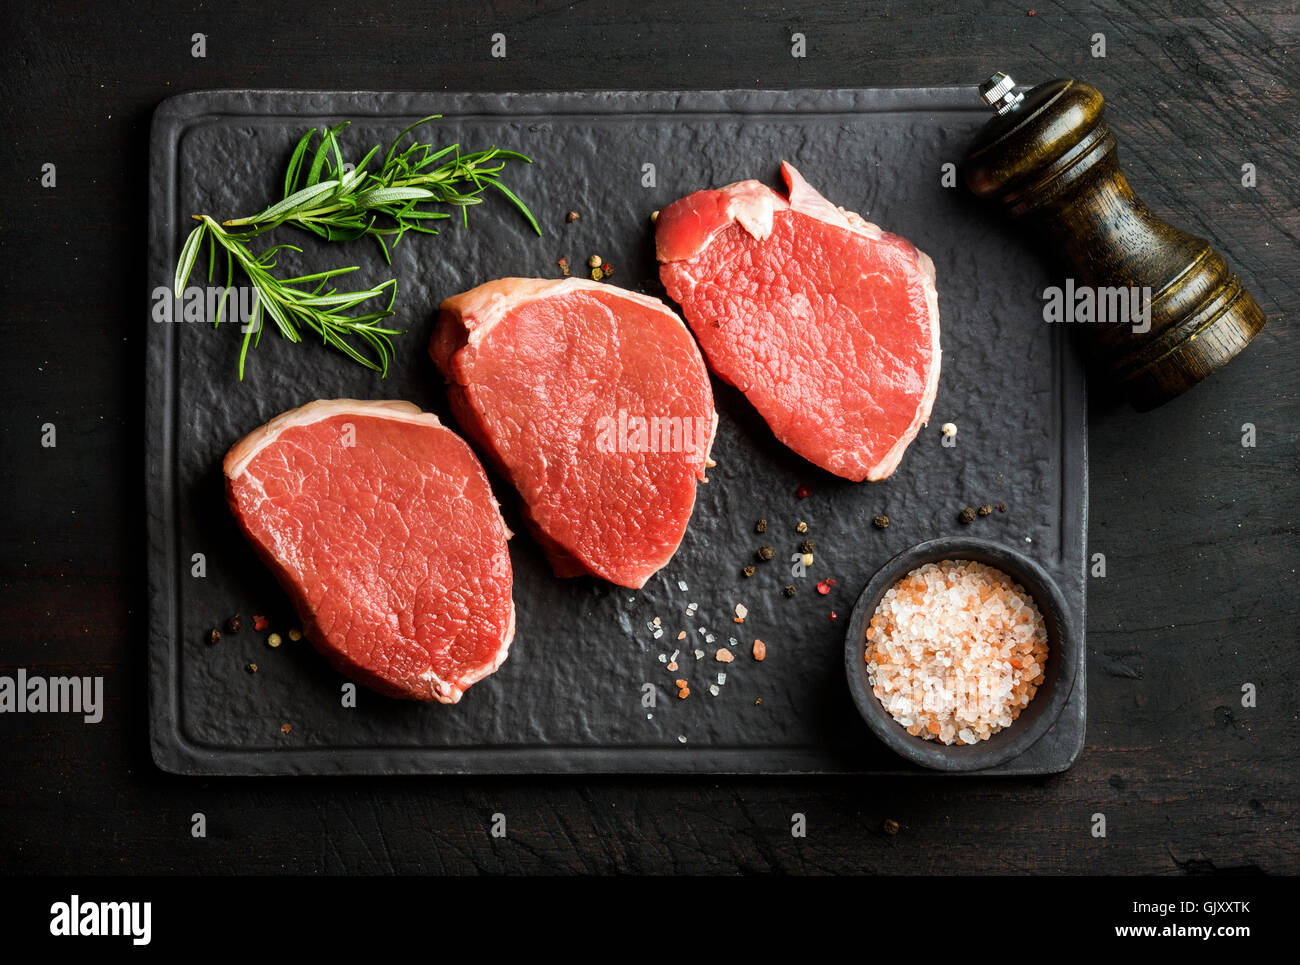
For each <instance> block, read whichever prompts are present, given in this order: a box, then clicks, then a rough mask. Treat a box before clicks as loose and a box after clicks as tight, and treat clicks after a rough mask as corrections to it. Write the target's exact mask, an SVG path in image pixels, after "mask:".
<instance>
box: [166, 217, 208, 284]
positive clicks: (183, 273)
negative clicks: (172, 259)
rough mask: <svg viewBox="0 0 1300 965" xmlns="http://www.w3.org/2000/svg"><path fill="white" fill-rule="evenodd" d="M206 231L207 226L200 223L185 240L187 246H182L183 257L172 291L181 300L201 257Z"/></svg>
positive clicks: (178, 266) (180, 260) (178, 262)
mask: <svg viewBox="0 0 1300 965" xmlns="http://www.w3.org/2000/svg"><path fill="white" fill-rule="evenodd" d="M206 230H207V224H206V223H200V224H199V226H198V227H197V228H195V229H194V230H193V231H191V232H190V236H189V237H188V238H186V239H185V244H184V245H182V246H181V256H180V259H179V260H178V261H177V262H176V280H175V282H174V283H173V285H172V291H173V293H174V294H175V295H176V297H177V298H180V297H181V294H182V293H183V292H184V291H185V283H186V282H187V281H189V278H190V272H191V271H193V270H194V260H195V259H196V258H197V257H198V256H199V245H200V244H202V243H203V234H204V232H205V231H206Z"/></svg>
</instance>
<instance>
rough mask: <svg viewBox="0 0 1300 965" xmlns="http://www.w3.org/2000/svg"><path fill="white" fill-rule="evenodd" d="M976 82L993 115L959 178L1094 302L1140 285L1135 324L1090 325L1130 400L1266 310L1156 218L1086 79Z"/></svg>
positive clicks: (1176, 375)
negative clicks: (1140, 314) (1141, 312)
mask: <svg viewBox="0 0 1300 965" xmlns="http://www.w3.org/2000/svg"><path fill="white" fill-rule="evenodd" d="M979 90H980V97H981V98H982V99H983V101H984V103H985V104H986V105H988V106H989V107H990V108H992V109H993V110H994V111H995V112H996V116H994V117H992V118H990V119H989V121H988V122H987V123H986V124H985V125H984V126H983V127H982V128H981V129H980V130H979V131H978V132H977V133H976V135H975V138H974V140H973V141H972V143H971V145H970V148H969V149H968V151H967V153H966V157H965V159H964V160H963V162H962V171H963V176H964V179H965V181H966V185H967V187H969V188H970V190H971V191H972V192H974V193H975V194H976V195H978V196H980V197H983V198H989V199H993V200H996V201H998V202H1000V203H1001V205H1002V207H1003V208H1004V209H1005V211H1006V213H1007V214H1009V215H1010V216H1011V217H1012V218H1015V219H1017V220H1018V221H1020V222H1022V223H1025V224H1026V225H1027V226H1028V227H1029V228H1030V229H1031V230H1032V231H1033V232H1034V234H1035V235H1036V236H1037V237H1038V239H1039V240H1040V241H1042V242H1044V243H1045V245H1046V247H1047V248H1048V249H1049V250H1051V251H1052V252H1053V253H1055V254H1056V255H1057V256H1058V260H1059V261H1060V262H1062V263H1063V264H1064V266H1065V267H1066V268H1067V270H1068V271H1069V273H1070V275H1071V276H1072V277H1073V279H1074V282H1075V286H1076V290H1077V291H1082V290H1084V289H1090V290H1091V291H1092V294H1093V297H1094V299H1095V302H1094V304H1097V305H1100V304H1101V301H1100V299H1101V298H1102V297H1103V296H1105V297H1109V294H1108V293H1112V292H1117V291H1119V290H1121V289H1122V290H1127V291H1129V292H1139V293H1143V294H1145V293H1147V292H1149V298H1145V299H1144V301H1145V305H1146V310H1147V311H1149V315H1148V316H1147V317H1146V319H1145V320H1144V322H1143V324H1127V323H1125V324H1116V323H1115V322H1114V321H1111V322H1104V323H1103V322H1094V323H1093V324H1092V325H1091V326H1090V335H1092V336H1093V337H1092V339H1091V342H1092V344H1093V348H1094V350H1095V351H1096V353H1097V354H1098V355H1099V356H1100V357H1101V359H1102V360H1103V362H1104V363H1105V365H1106V367H1107V368H1108V369H1109V371H1110V373H1111V374H1112V375H1113V376H1114V377H1115V379H1116V380H1117V381H1118V382H1119V383H1120V385H1121V387H1122V388H1123V391H1124V393H1125V394H1126V395H1127V397H1128V399H1129V400H1130V402H1132V404H1133V405H1134V407H1135V408H1137V409H1139V410H1143V411H1145V410H1147V409H1153V408H1155V407H1156V406H1158V405H1161V404H1162V403H1164V402H1167V401H1169V400H1170V399H1172V398H1174V397H1175V396H1177V395H1180V394H1181V393H1183V392H1185V391H1186V390H1187V389H1189V388H1191V387H1192V386H1193V385H1195V384H1196V383H1198V382H1200V381H1201V380H1202V379H1204V378H1205V377H1206V376H1207V375H1209V374H1210V373H1211V372H1214V371H1216V370H1217V369H1219V368H1221V367H1222V366H1223V365H1225V364H1226V363H1227V362H1228V361H1229V360H1230V359H1231V358H1233V357H1234V356H1235V355H1236V354H1237V353H1238V352H1240V351H1241V350H1242V349H1243V348H1244V347H1245V346H1246V345H1247V344H1248V343H1249V342H1250V340H1251V339H1252V338H1254V336H1255V335H1256V334H1257V333H1258V332H1259V330H1260V329H1261V328H1263V326H1264V321H1265V319H1264V313H1263V311H1261V309H1260V308H1259V305H1258V304H1256V302H1255V300H1254V299H1253V298H1252V297H1251V295H1250V293H1249V292H1247V291H1246V290H1245V288H1244V287H1242V284H1241V281H1240V279H1239V278H1238V277H1237V276H1236V275H1235V274H1234V273H1233V272H1232V271H1231V270H1230V269H1229V268H1228V266H1227V263H1226V262H1225V261H1224V259H1223V257H1222V256H1221V255H1220V254H1219V253H1218V252H1216V251H1214V250H1213V249H1212V248H1211V247H1210V245H1209V243H1208V242H1207V241H1205V240H1204V239H1203V238H1198V237H1196V236H1194V235H1190V234H1188V233H1187V232H1184V231H1180V230H1179V229H1177V228H1175V227H1173V226H1171V225H1169V224H1166V223H1165V222H1164V221H1162V220H1160V219H1159V218H1157V217H1156V216H1155V215H1154V214H1152V213H1151V211H1150V210H1149V209H1148V208H1147V207H1146V205H1145V204H1143V203H1142V200H1141V198H1139V197H1138V196H1137V195H1136V194H1135V193H1134V191H1133V189H1132V188H1131V187H1130V186H1129V184H1128V181H1127V179H1126V178H1125V177H1124V173H1123V172H1122V171H1121V170H1120V167H1119V161H1118V151H1119V146H1118V144H1117V142H1116V140H1115V136H1114V135H1113V134H1112V133H1111V131H1110V128H1109V127H1108V126H1107V125H1106V122H1105V119H1104V110H1105V102H1104V100H1103V99H1102V96H1101V93H1100V92H1099V91H1098V90H1097V89H1096V88H1095V87H1092V86H1090V85H1088V84H1084V83H1081V82H1079V81H1076V80H1071V79H1058V80H1052V81H1048V82H1046V83H1043V84H1039V85H1038V86H1036V87H1034V88H1032V89H1031V90H1029V91H1026V92H1020V91H1017V90H1016V84H1015V82H1014V81H1013V80H1012V79H1011V78H1010V77H1009V76H1007V75H1006V74H1005V73H1002V72H1000V71H999V72H998V73H995V74H993V76H991V77H990V78H989V79H988V80H987V81H985V82H984V83H983V84H981V85H980V88H979ZM1124 321H1125V322H1127V321H1129V320H1128V319H1125V320H1124Z"/></svg>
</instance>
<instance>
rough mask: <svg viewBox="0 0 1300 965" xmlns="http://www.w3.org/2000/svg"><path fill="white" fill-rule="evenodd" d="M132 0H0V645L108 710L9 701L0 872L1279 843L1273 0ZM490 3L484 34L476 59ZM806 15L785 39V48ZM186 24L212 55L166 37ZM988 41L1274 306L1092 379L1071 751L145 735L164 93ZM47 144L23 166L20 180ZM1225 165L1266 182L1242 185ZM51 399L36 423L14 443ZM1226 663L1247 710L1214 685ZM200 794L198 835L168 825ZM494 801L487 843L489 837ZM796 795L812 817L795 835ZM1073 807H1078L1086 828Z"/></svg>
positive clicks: (1286, 36) (1292, 213)
mask: <svg viewBox="0 0 1300 965" xmlns="http://www.w3.org/2000/svg"><path fill="white" fill-rule="evenodd" d="M1035 2H1038V6H1037V9H1035V10H1028V9H1027V4H1028V3H1035ZM123 6H124V9H123V10H120V11H114V10H111V9H108V7H109V5H106V4H92V3H82V4H74V3H54V4H37V5H17V4H7V5H5V6H4V8H3V12H0V37H3V38H4V43H5V46H6V49H5V56H4V57H3V59H0V78H2V79H3V84H2V85H0V89H2V90H3V91H4V94H5V100H4V105H3V108H2V109H0V117H3V126H4V136H3V137H2V138H0V159H2V164H0V171H2V172H3V174H4V186H5V191H4V202H3V204H2V205H0V254H2V256H3V262H2V263H3V268H2V272H3V274H2V275H0V280H2V284H0V289H2V290H3V296H2V298H0V311H2V317H3V325H4V371H5V378H4V380H3V384H2V386H0V413H2V415H0V426H2V427H3V428H2V431H3V440H4V446H3V462H4V470H5V472H4V477H5V491H6V498H5V499H4V501H3V507H2V508H0V540H2V541H3V548H4V553H3V561H2V562H0V615H2V617H0V618H2V619H3V636H2V637H0V673H10V674H11V673H13V672H14V670H15V669H16V668H18V667H27V668H29V669H30V670H32V672H34V673H35V672H40V673H46V674H58V673H77V674H102V675H103V676H104V677H105V688H106V704H107V706H106V713H105V717H104V720H103V722H102V723H99V724H97V725H86V724H83V723H81V721H80V719H79V718H73V717H69V716H64V715H53V714H41V715H21V716H18V715H3V716H0V775H3V776H2V777H0V868H3V869H4V870H5V871H8V872H15V871H30V872H59V871H66V872H77V873H85V872H110V873H111V872H119V871H132V872H144V871H161V872H171V871H181V872H218V873H222V872H277V871H291V872H388V871H396V872H469V871H475V870H483V871H524V872H528V871H532V872H537V871H556V872H568V871H588V872H612V871H616V870H617V871H625V872H656V873H672V872H720V873H733V872H738V871H779V872H796V873H799V872H969V871H995V872H1004V871H1038V872H1079V873H1098V872H1102V873H1105V872H1115V873H1117V872H1146V873H1157V874H1161V873H1167V874H1179V873H1198V872H1230V871H1263V872H1274V873H1276V872H1292V873H1294V872H1296V871H1298V870H1300V835H1297V834H1296V824H1295V822H1296V818H1297V787H1300V755H1298V754H1297V742H1298V740H1300V707H1298V704H1300V700H1298V688H1297V681H1298V680H1300V657H1298V656H1297V654H1298V653H1300V650H1298V648H1297V632H1296V628H1297V625H1300V620H1298V618H1300V602H1298V601H1300V592H1298V589H1297V579H1296V566H1297V556H1298V555H1300V554H1298V553H1297V540H1296V525H1295V520H1296V503H1297V499H1296V496H1297V492H1296V478H1297V473H1298V472H1300V460H1298V459H1297V447H1296V440H1297V426H1298V425H1300V404H1297V398H1296V389H1297V376H1298V375H1300V345H1298V344H1297V340H1296V339H1295V338H1294V337H1293V336H1292V333H1291V331H1290V322H1291V317H1292V316H1293V315H1294V313H1295V311H1296V309H1297V307H1298V305H1300V294H1298V292H1300V267H1298V266H1300V260H1298V259H1297V250H1296V248H1297V240H1298V238H1297V236H1298V235H1300V214H1298V213H1297V192H1298V190H1300V189H1297V184H1300V160H1297V155H1296V146H1297V134H1298V133H1300V132H1298V130H1297V119H1298V118H1300V98H1298V97H1297V90H1298V89H1300V77H1298V76H1297V70H1296V65H1295V48H1296V46H1297V44H1298V43H1300V10H1298V8H1297V5H1296V4H1295V3H1287V2H1280V0H1272V2H1264V3H1257V4H1250V5H1245V6H1242V7H1238V6H1235V5H1233V4H1231V3H1227V2H1220V0H1207V2H1205V3H1197V4H1191V3H1177V2H1172V0H1169V2H1163V3H1156V4H1135V3H1129V2H1119V0H1115V2H1104V3H1099V4H1097V5H1096V6H1095V7H1094V8H1093V9H1092V10H1091V11H1089V12H1086V13H1079V12H1076V8H1077V7H1079V6H1080V5H1079V4H1074V3H1071V4H1064V3H1059V2H1057V3H1042V2H1039V0H1027V2H1026V3H1020V4H1009V3H992V4H979V5H975V4H971V5H968V6H969V7H970V9H965V10H960V9H954V5H953V4H933V3H922V2H913V0H906V2H904V0H899V2H895V3H888V4H862V3H854V4H844V5H842V6H832V5H828V4H825V5H806V6H802V7H796V6H794V5H790V6H782V5H777V4H771V3H764V2H757V3H748V4H714V5H706V4H700V3H695V2H691V3H686V2H675V3H657V4H626V3H614V2H606V0H601V2H594V3H593V2H582V3H574V4H533V3H524V2H489V3H476V4H450V3H444V4H437V5H434V4H418V3H411V2H396V3H383V4H372V5H365V4H363V5H333V4H319V3H303V2H300V0H284V2H279V3H275V4H267V3H235V2H229V3H216V2H208V3H204V4H189V5H186V4H176V3H166V4H164V3H159V2H143V3H133V4H130V5H123ZM367 6H368V7H371V8H373V12H365V13H362V12H360V8H361V7H367ZM710 6H711V7H712V8H713V9H706V7H710ZM983 6H989V7H991V8H992V9H991V10H989V11H988V12H980V11H979V10H978V8H979V7H983ZM1067 8H1068V9H1067ZM1184 11H1187V12H1184ZM1193 11H1194V12H1193ZM498 32H500V33H504V34H505V35H506V38H507V56H506V57H505V58H504V59H494V58H493V57H492V56H491V55H490V46H491V37H492V35H493V34H494V33H498ZM796 32H797V33H802V34H804V36H805V38H806V44H807V56H806V57H803V58H795V57H792V56H791V43H792V40H791V36H792V34H794V33H796ZM195 33H204V34H206V37H207V40H206V43H207V56H206V58H202V59H200V58H195V57H193V56H191V46H192V39H191V38H192V35H193V34H195ZM1097 35H1104V43H1105V57H1104V58H1102V57H1095V56H1093V50H1094V49H1095V47H1096V45H1097ZM994 69H1003V70H1006V71H1008V72H1010V73H1012V74H1013V76H1015V77H1016V78H1017V79H1019V80H1021V81H1027V82H1034V81H1037V80H1042V79H1046V78H1048V77H1052V76H1060V75H1069V76H1076V77H1080V78H1083V79H1086V80H1088V81H1090V82H1091V83H1093V84H1095V85H1096V86H1098V87H1099V88H1101V90H1102V91H1103V92H1104V93H1105V94H1106V96H1107V100H1108V102H1109V105H1110V108H1109V116H1110V120H1111V125H1112V127H1113V128H1114V129H1115V130H1116V132H1117V134H1118V135H1119V136H1120V139H1121V144H1122V148H1123V158H1124V163H1125V166H1126V169H1127V171H1128V173H1129V176H1130V179H1131V180H1132V181H1133V183H1134V186H1135V187H1136V188H1137V190H1138V191H1139V192H1140V193H1141V194H1142V195H1143V197H1144V198H1145V199H1146V201H1147V202H1148V203H1149V204H1150V205H1151V207H1152V208H1153V209H1155V211H1156V212H1157V213H1158V214H1160V215H1161V216H1163V217H1166V218H1168V219H1169V220H1171V221H1173V222H1175V223H1177V224H1179V225H1182V226H1184V227H1187V228H1188V229H1189V230H1192V231H1193V232H1195V233H1197V234H1200V235H1203V236H1205V237H1207V238H1209V239H1210V240H1211V242H1212V243H1213V244H1214V245H1215V247H1216V248H1218V249H1219V250H1221V251H1224V252H1226V253H1228V255H1229V258H1230V260H1231V261H1232V262H1233V263H1234V264H1235V266H1236V268H1237V270H1238V271H1239V273H1240V274H1241V276H1242V278H1243V279H1244V281H1245V282H1246V284H1247V286H1248V287H1249V288H1250V289H1251V291H1253V292H1254V294H1255V296H1256V298H1257V299H1258V300H1259V302H1260V304H1261V305H1262V306H1263V308H1264V310H1265V311H1266V312H1267V313H1268V314H1269V316H1270V324H1269V327H1268V328H1267V329H1266V330H1265V331H1264V333H1263V334H1262V335H1261V336H1260V337H1259V338H1258V339H1257V341H1256V343H1255V344H1254V345H1253V346H1252V347H1251V348H1250V349H1249V350H1248V351H1247V353H1246V354H1244V355H1243V356H1241V357H1240V358H1239V359H1238V360H1237V361H1235V362H1234V363H1233V364H1232V365H1231V366H1230V367H1229V368H1228V369H1227V370H1226V371H1224V372H1223V373H1221V374H1219V375H1218V376H1216V377H1214V378H1213V379H1212V380H1211V381H1210V382H1208V383H1206V384H1205V385H1203V386H1201V387H1199V388H1198V389H1196V390H1195V391H1193V392H1192V393H1191V394H1189V395H1187V396H1184V397H1183V398H1181V399H1179V400H1177V401H1175V402H1174V403H1172V404H1170V405H1168V406H1166V407H1164V408H1163V409H1160V410H1158V411H1156V412H1154V413H1150V414H1147V415H1137V414H1135V413H1134V412H1132V411H1130V410H1128V409H1126V408H1123V407H1121V406H1119V405H1118V404H1116V403H1114V402H1112V401H1109V400H1108V399H1107V398H1106V395H1105V393H1104V392H1098V391H1096V390H1097V389H1098V388H1100V387H1098V386H1094V404H1093V411H1092V427H1091V456H1092V503H1091V529H1090V544H1091V545H1090V552H1099V553H1104V554H1105V556H1106V576H1105V578H1103V579H1094V580H1092V582H1091V587H1090V590H1089V592H1090V599H1089V613H1088V648H1089V654H1088V661H1089V664H1088V676H1089V722H1088V744H1087V748H1086V749H1085V751H1084V753H1083V755H1082V757H1081V759H1080V760H1079V762H1078V763H1077V764H1076V766H1075V767H1074V768H1073V769H1072V770H1071V771H1069V772H1068V773H1066V774H1064V775H1061V776H1058V777H1053V778H1046V779H1034V780H989V779H978V778H976V779H942V778H930V777H920V778H911V779H897V780H867V779H816V780H813V779H805V780H756V779H744V780H741V779H715V780H649V779H633V778H627V779H608V780H604V779H602V780H583V779H572V780H557V779H531V778H530V779H513V780H510V779H499V780H458V779H403V780H397V779H393V780H375V779H364V780H296V781H253V780H232V781H221V780H213V781H202V782H200V781H194V780H181V779H175V778H172V777H169V776H167V775H164V774H162V773H161V772H159V771H158V770H157V769H156V768H155V767H154V765H153V763H152V762H151V760H150V758H149V754H148V742H147V737H146V728H145V714H146V706H145V699H144V694H145V667H144V661H143V653H144V646H145V641H144V637H143V633H144V626H145V612H144V608H145V599H144V578H143V572H142V567H143V543H144V533H143V531H142V526H143V512H142V508H143V497H142V495H141V477H142V460H143V455H142V453H143V445H144V440H143V439H142V438H141V432H140V425H141V417H142V393H141V378H142V370H143V368H142V357H143V356H142V343H143V339H144V331H145V325H146V324H147V316H146V314H145V308H146V305H147V302H146V295H147V292H146V290H145V278H144V267H143V266H144V252H145V225H146V214H147V212H146V200H145V176H146V171H145V157H146V144H147V138H148V131H149V118H150V114H151V112H152V111H153V109H154V107H155V105H156V104H157V103H158V102H159V101H160V100H161V99H163V98H165V97H167V96H168V95H170V94H174V93H177V92H180V91H186V90H194V89H200V88H215V87H302V88H343V89H349V88H358V89H417V90H419V89H426V90H428V89H432V90H439V89H446V90H544V89H553V88H562V89H588V88H590V89H609V88H644V87H655V88H733V87H740V88H751V87H850V86H927V85H936V84H974V83H977V82H978V81H980V80H982V79H983V78H984V77H986V76H987V75H988V74H989V73H991V72H992V71H993V70H994ZM47 162H49V163H53V164H55V165H56V171H57V184H56V186H55V187H53V188H43V187H42V186H41V184H40V176H41V171H42V165H43V164H45V163H47ZM1243 164H1252V165H1254V167H1255V170H1256V172H1257V184H1256V186H1254V187H1244V186H1243V184H1242V165H1243ZM46 423H53V424H54V425H55V426H56V431H57V443H58V444H57V447H55V448H47V447H43V446H42V445H41V433H42V426H43V425H44V424H46ZM1246 423H1250V424H1252V425H1254V426H1255V429H1256V443H1255V445H1254V446H1253V447H1245V446H1243V445H1242V438H1243V426H1244V425H1245V424H1246ZM1247 683H1250V684H1254V685H1255V687H1256V689H1257V693H1258V701H1257V706H1255V707H1254V708H1246V707H1243V706H1242V699H1241V697H1242V687H1243V685H1244V684H1247ZM198 811H201V812H203V813H204V814H205V815H206V816H207V822H208V836H207V838H206V839H202V840H196V839H194V838H192V837H191V834H190V816H191V814H193V813H194V812H198ZM495 812H502V813H504V814H505V815H506V816H507V820H508V827H509V835H508V837H506V838H505V839H494V838H492V837H491V836H490V835H489V823H490V820H491V815H492V814H493V813H495ZM794 812H801V813H803V814H805V815H806V818H807V827H808V831H807V836H806V837H804V838H794V837H792V836H791V833H790V821H791V815H792V813H794ZM1098 813H1100V814H1104V815H1105V817H1106V822H1107V824H1106V827H1107V835H1106V837H1105V838H1097V837H1094V836H1093V835H1092V834H1091V828H1092V826H1093V825H1092V819H1093V815H1095V814H1098ZM886 821H896V822H898V824H899V825H900V830H899V831H898V833H897V834H894V835H890V834H887V833H886V832H885V830H884V826H885V823H886Z"/></svg>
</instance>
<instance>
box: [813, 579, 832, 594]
mask: <svg viewBox="0 0 1300 965" xmlns="http://www.w3.org/2000/svg"><path fill="white" fill-rule="evenodd" d="M834 585H835V581H834V580H822V581H821V582H820V583H818V584H817V592H818V593H820V594H821V595H822V596H825V595H826V594H827V593H829V592H830V591H831V587H832V586H834Z"/></svg>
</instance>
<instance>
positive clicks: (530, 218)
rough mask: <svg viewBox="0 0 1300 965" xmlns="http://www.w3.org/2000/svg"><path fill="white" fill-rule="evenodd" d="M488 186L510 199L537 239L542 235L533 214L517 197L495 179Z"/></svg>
mask: <svg viewBox="0 0 1300 965" xmlns="http://www.w3.org/2000/svg"><path fill="white" fill-rule="evenodd" d="M488 184H490V185H492V187H494V188H496V189H497V190H498V191H500V192H501V193H502V194H504V195H505V196H506V197H507V198H509V199H510V203H511V204H513V205H514V206H515V207H516V208H518V209H519V211H520V213H522V214H523V216H524V217H525V218H527V219H528V223H529V224H530V225H532V226H533V231H535V232H537V235H538V237H540V236H541V234H542V226H541V225H539V224H538V223H537V219H536V218H534V217H533V213H532V212H531V211H529V210H528V206H527V205H526V204H524V203H523V201H521V200H520V199H519V196H518V195H517V194H515V193H514V192H513V191H511V190H510V189H509V188H507V187H506V186H505V185H504V184H502V183H501V182H500V181H497V180H496V179H493V180H491V181H489V182H488Z"/></svg>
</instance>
